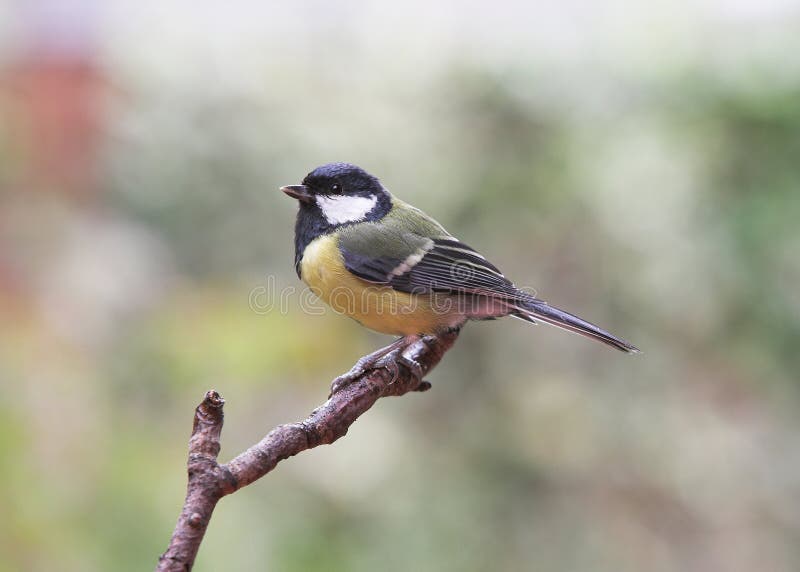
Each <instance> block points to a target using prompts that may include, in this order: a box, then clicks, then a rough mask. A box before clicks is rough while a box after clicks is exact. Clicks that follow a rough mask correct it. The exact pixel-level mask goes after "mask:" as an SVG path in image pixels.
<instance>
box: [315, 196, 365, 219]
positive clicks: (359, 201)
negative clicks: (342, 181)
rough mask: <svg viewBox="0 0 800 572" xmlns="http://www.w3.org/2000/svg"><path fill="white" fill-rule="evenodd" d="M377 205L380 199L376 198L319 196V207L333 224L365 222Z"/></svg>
mask: <svg viewBox="0 0 800 572" xmlns="http://www.w3.org/2000/svg"><path fill="white" fill-rule="evenodd" d="M377 203H378V197H376V196H372V197H351V196H347V195H328V196H326V195H317V205H319V208H320V210H321V211H322V214H323V215H325V218H326V219H327V220H328V222H329V223H331V224H344V223H346V222H355V221H357V220H363V219H364V218H366V216H367V214H368V213H369V211H371V210H372V209H373V208H375V205H376V204H377Z"/></svg>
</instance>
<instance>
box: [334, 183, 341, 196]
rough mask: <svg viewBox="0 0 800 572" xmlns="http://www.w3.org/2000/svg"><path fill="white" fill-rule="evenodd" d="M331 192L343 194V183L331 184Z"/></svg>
mask: <svg viewBox="0 0 800 572" xmlns="http://www.w3.org/2000/svg"><path fill="white" fill-rule="evenodd" d="M331 193H333V194H334V195H341V194H342V185H340V184H339V183H334V184H333V185H331Z"/></svg>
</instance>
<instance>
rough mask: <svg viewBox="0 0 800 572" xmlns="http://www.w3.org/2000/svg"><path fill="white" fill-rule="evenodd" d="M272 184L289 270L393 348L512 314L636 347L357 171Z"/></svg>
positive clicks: (335, 167)
mask: <svg viewBox="0 0 800 572" xmlns="http://www.w3.org/2000/svg"><path fill="white" fill-rule="evenodd" d="M281 190H282V191H283V192H284V193H286V194H287V195H289V196H290V197H293V198H295V199H297V200H298V202H299V205H300V209H299V212H298V214H297V222H296V225H295V240H294V244H295V257H294V264H295V269H296V271H297V274H298V276H299V277H300V278H301V279H302V280H303V281H304V282H305V283H306V284H308V286H309V287H310V288H311V290H312V291H313V292H314V293H315V294H316V295H317V296H319V297H320V298H321V299H322V300H324V301H325V302H326V303H328V304H329V305H330V306H331V307H332V308H333V309H334V310H335V311H337V312H340V313H343V314H345V315H347V316H350V317H351V318H354V319H355V320H356V321H358V322H360V323H361V324H363V325H364V326H366V327H368V328H370V329H372V330H376V331H378V332H382V333H385V334H393V335H398V336H402V338H401V339H400V340H398V342H396V343H395V344H393V346H394V347H397V346H398V344H402V343H403V342H404V340H405V341H409V340H413V339H415V338H416V337H417V336H420V335H424V334H434V335H435V334H441V333H443V332H446V331H448V330H453V329H458V328H460V327H461V326H463V325H464V323H465V322H467V321H468V320H486V319H493V318H499V317H502V316H512V317H514V318H519V319H522V320H525V321H527V322H532V323H534V324H535V323H537V322H545V323H548V324H552V325H554V326H557V327H559V328H563V329H565V330H568V331H571V332H575V333H578V334H581V335H583V336H586V337H588V338H592V339H595V340H598V341H600V342H603V343H605V344H608V345H609V346H611V347H614V348H616V349H618V350H621V351H623V352H627V353H636V352H638V351H639V350H638V349H637V348H636V347H634V346H632V345H631V344H629V343H628V342H626V341H625V340H623V339H621V338H618V337H616V336H614V335H612V334H610V333H608V332H606V331H605V330H602V329H600V328H599V327H597V326H595V325H594V324H590V323H589V322H587V321H585V320H582V319H581V318H578V317H577V316H574V315H572V314H570V313H568V312H565V311H564V310H559V309H558V308H556V307H554V306H550V305H548V304H547V303H546V302H544V301H543V300H540V299H538V298H536V297H534V296H533V295H532V294H530V293H528V292H526V291H524V290H522V289H520V288H517V287H516V286H514V284H513V283H512V282H511V281H510V280H509V279H508V278H506V277H505V276H504V275H503V273H502V272H500V270H499V269H498V268H497V267H496V266H495V265H494V264H492V263H491V262H489V261H488V260H486V258H484V257H483V256H482V255H481V254H479V253H478V252H477V251H476V250H475V249H473V248H472V247H470V246H467V245H466V244H464V243H463V242H461V241H460V240H458V239H457V238H455V237H454V236H453V235H451V234H450V233H449V232H447V231H446V230H445V229H444V227H442V225H441V224H439V223H438V222H436V221H435V220H434V219H433V218H431V217H429V216H428V215H426V214H425V213H423V212H422V211H421V210H419V209H417V208H415V207H413V206H411V205H409V204H407V203H404V202H403V201H401V200H400V199H398V198H397V197H395V196H394V195H392V194H391V193H390V192H389V191H388V190H387V189H386V187H384V186H383V185H382V184H381V182H380V181H379V180H378V179H377V178H376V177H374V176H373V175H370V174H369V173H367V172H366V171H364V170H363V169H361V168H360V167H357V166H355V165H351V164H349V163H329V164H327V165H322V166H321V167H317V168H316V169H314V170H313V171H311V172H310V173H309V174H308V175H306V177H305V178H304V179H303V182H302V184H300V185H288V186H285V187H281ZM389 347H392V346H389ZM387 349H388V348H387ZM383 353H384V354H385V353H386V352H383ZM373 357H375V358H377V357H379V355H378V354H376V355H374V356H373ZM361 365H362V366H366V365H369V364H368V363H367V362H363V363H361ZM360 369H362V370H363V367H362V368H360ZM352 373H354V374H355V373H358V372H352Z"/></svg>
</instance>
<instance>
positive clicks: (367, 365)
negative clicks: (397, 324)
mask: <svg viewBox="0 0 800 572" xmlns="http://www.w3.org/2000/svg"><path fill="white" fill-rule="evenodd" d="M417 339H418V338H417V336H406V337H402V338H398V339H396V340H395V341H394V342H392V343H391V344H389V345H388V346H386V347H383V348H381V349H379V350H377V351H374V352H372V353H371V354H368V355H365V356H364V357H362V358H361V359H359V360H358V361H357V362H356V365H354V366H353V367H352V369H351V370H350V371H348V372H347V373H345V374H343V375H340V376H339V377H337V378H336V379H334V380H333V383H331V395H333V394H334V393H336V392H337V391H339V390H340V389H342V388H343V387H345V386H346V385H348V384H350V383H352V382H354V381H355V380H356V379H358V378H359V377H361V376H362V375H364V374H365V373H366V372H367V370H369V369H374V368H376V367H379V364H378V362H380V361H381V360H383V358H385V357H387V356H388V355H389V354H392V353H393V352H396V351H398V350H399V351H400V352H401V353H402V351H403V350H404V349H405V348H406V347H408V345H409V344H411V343H413V342H414V341H416V340H417Z"/></svg>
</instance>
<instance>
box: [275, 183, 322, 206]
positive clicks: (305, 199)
mask: <svg viewBox="0 0 800 572" xmlns="http://www.w3.org/2000/svg"><path fill="white" fill-rule="evenodd" d="M281 190H282V191H283V192H284V193H286V194H287V195H289V196H290V197H292V198H294V199H297V200H298V201H300V202H302V203H310V202H311V201H313V200H314V194H313V193H312V192H311V189H309V188H308V187H306V186H305V185H286V186H285V187H281Z"/></svg>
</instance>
